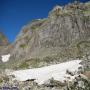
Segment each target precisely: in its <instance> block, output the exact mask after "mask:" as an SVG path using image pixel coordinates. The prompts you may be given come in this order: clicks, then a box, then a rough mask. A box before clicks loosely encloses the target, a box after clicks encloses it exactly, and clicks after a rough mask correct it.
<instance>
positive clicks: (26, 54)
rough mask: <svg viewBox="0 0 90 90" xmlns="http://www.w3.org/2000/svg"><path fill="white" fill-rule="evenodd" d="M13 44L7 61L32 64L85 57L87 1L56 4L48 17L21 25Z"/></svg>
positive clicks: (89, 22) (89, 41) (89, 33)
mask: <svg viewBox="0 0 90 90" xmlns="http://www.w3.org/2000/svg"><path fill="white" fill-rule="evenodd" d="M13 47H14V48H13V51H12V53H11V59H10V62H11V63H12V62H14V61H15V63H17V62H16V60H17V61H18V63H19V62H20V63H25V62H27V63H28V64H29V65H31V67H32V66H33V64H36V65H35V66H34V67H38V65H39V66H43V65H49V64H54V63H58V62H63V61H66V60H67V59H68V60H72V59H78V58H79V59H85V58H88V57H89V54H90V2H88V3H73V4H68V5H66V6H64V7H61V6H58V5H56V6H55V7H54V8H53V9H52V10H51V11H50V12H49V14H48V17H47V18H44V19H36V20H33V21H32V22H31V23H28V24H27V25H25V26H23V27H22V29H21V31H20V33H19V34H18V35H17V38H16V40H15V42H14V43H13ZM87 56H88V57H87ZM31 63H32V64H31ZM21 66H22V65H21ZM26 66H28V65H26Z"/></svg>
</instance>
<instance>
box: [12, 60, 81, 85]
mask: <svg viewBox="0 0 90 90" xmlns="http://www.w3.org/2000/svg"><path fill="white" fill-rule="evenodd" d="M80 62H81V60H73V61H69V62H64V63H60V64H56V65H51V66H46V67H42V68H34V69H27V70H18V71H14V72H11V75H15V77H16V78H15V79H16V80H19V81H26V80H28V79H35V81H36V82H37V83H38V84H44V83H45V82H46V81H47V80H49V79H51V78H54V80H58V81H60V82H64V80H67V77H68V76H69V75H68V74H67V73H66V71H67V70H69V71H71V72H76V71H78V68H79V67H81V65H80ZM70 78H71V80H72V79H73V78H74V76H70Z"/></svg>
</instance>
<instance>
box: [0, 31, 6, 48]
mask: <svg viewBox="0 0 90 90" xmlns="http://www.w3.org/2000/svg"><path fill="white" fill-rule="evenodd" d="M6 45H8V40H7V38H6V37H5V36H4V34H3V33H1V32H0V46H6Z"/></svg>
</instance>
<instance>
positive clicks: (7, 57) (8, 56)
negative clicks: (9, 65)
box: [1, 54, 10, 62]
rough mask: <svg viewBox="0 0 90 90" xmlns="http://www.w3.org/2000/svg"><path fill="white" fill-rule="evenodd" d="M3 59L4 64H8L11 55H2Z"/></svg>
mask: <svg viewBox="0 0 90 90" xmlns="http://www.w3.org/2000/svg"><path fill="white" fill-rule="evenodd" d="M1 57H2V62H7V61H9V58H10V54H7V55H2V56H1Z"/></svg>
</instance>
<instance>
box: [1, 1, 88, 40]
mask: <svg viewBox="0 0 90 90" xmlns="http://www.w3.org/2000/svg"><path fill="white" fill-rule="evenodd" d="M70 1H71V0H0V31H1V32H3V33H4V34H5V35H6V37H7V38H8V40H9V42H13V41H14V40H15V37H16V36H17V34H18V33H19V32H20V30H21V28H22V26H23V25H25V24H27V23H28V22H30V21H32V20H33V19H38V18H44V17H47V15H48V12H49V11H50V10H51V9H52V8H53V7H54V6H55V5H57V4H58V5H65V4H67V3H69V2H70ZM81 1H82V2H86V1H89V0H81Z"/></svg>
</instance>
